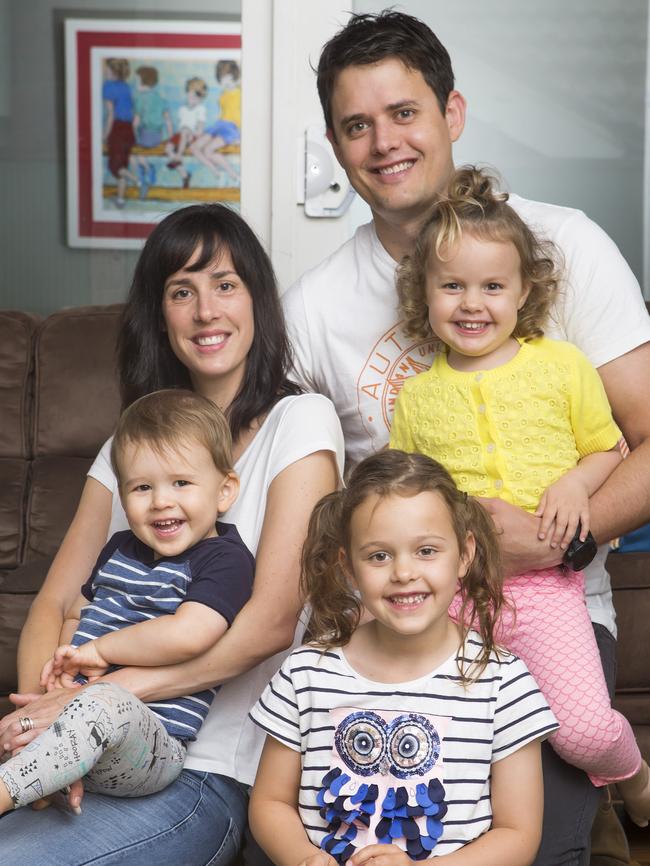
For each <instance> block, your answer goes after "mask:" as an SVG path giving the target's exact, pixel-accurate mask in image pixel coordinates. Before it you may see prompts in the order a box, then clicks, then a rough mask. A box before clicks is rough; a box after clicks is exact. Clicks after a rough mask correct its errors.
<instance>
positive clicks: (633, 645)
mask: <svg viewBox="0 0 650 866" xmlns="http://www.w3.org/2000/svg"><path fill="white" fill-rule="evenodd" d="M607 570H608V571H609V573H610V575H611V578H612V590H613V597H614V607H615V608H616V620H617V626H618V642H617V658H618V676H617V680H616V691H617V695H619V696H621V697H622V694H635V693H639V692H642V691H643V692H646V695H647V693H649V692H650V666H649V665H648V660H647V658H646V657H645V654H644V652H643V651H642V650H641V645H640V637H641V635H644V634H646V631H647V628H648V623H649V622H650V553H611V554H610V555H609V557H608V558H607ZM647 706H648V715H647V717H646V718H644V719H640V718H638V717H635V718H634V719H631V720H630V721H635V722H643V723H644V724H650V700H648V701H647Z"/></svg>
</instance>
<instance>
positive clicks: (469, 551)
mask: <svg viewBox="0 0 650 866" xmlns="http://www.w3.org/2000/svg"><path fill="white" fill-rule="evenodd" d="M475 554H476V539H475V538H474V533H473V532H468V533H467V535H466V536H465V544H464V545H463V549H462V550H461V552H460V564H459V566H458V577H461V578H462V577H465V575H466V574H467V572H468V571H469V567H470V565H471V564H472V563H473V562H474V555H475Z"/></svg>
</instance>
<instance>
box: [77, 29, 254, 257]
mask: <svg viewBox="0 0 650 866" xmlns="http://www.w3.org/2000/svg"><path fill="white" fill-rule="evenodd" d="M65 59H66V62H65V71H66V100H65V102H66V150H67V209H68V243H69V244H70V246H75V247H105V248H128V247H140V246H141V245H142V242H143V240H144V239H145V238H146V237H147V235H148V234H149V232H150V231H151V229H152V227H153V226H154V225H155V223H156V222H157V221H158V220H160V219H161V218H162V217H164V216H165V215H166V214H168V213H169V212H170V211H172V210H176V209H177V208H179V207H183V206H185V205H188V204H196V203H200V202H214V201H218V202H226V203H228V204H229V205H231V206H232V207H235V208H238V207H239V189H240V141H241V82H240V77H241V27H240V24H239V23H235V22H219V21H171V20H170V21H146V20H131V21H124V20H117V19H115V20H114V19H97V18H87V19H79V18H74V19H73V18H70V19H67V20H66V22H65Z"/></svg>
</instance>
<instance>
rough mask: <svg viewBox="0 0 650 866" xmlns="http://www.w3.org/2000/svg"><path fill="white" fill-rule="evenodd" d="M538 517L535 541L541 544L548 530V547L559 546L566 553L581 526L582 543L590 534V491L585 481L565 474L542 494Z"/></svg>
mask: <svg viewBox="0 0 650 866" xmlns="http://www.w3.org/2000/svg"><path fill="white" fill-rule="evenodd" d="M535 514H536V516H537V517H541V518H542V521H541V524H540V527H539V533H538V538H539V539H540V540H541V541H543V540H544V539H545V538H546V537H547V534H548V533H549V531H550V530H551V527H553V532H552V535H551V540H550V545H551V547H553V548H555V547H557V546H558V545H559V546H560V547H561V548H562V550H566V549H567V547H568V546H569V544H570V543H571V541H572V539H573V536H574V535H575V531H576V529H577V526H578V522H579V523H580V524H581V527H580V539H581V540H582V541H584V540H585V538H586V537H587V532H589V492H588V490H587V485H586V484H584V482H583V481H582V480H581V479H579V478H576V477H575V475H574V476H573V477H572V476H571V473H567V474H566V475H564V476H563V477H562V478H560V479H559V480H558V481H556V482H555V483H554V484H551V486H550V487H547V489H546V490H545V491H544V493H543V495H542V498H541V499H540V500H539V505H538V506H537V511H536V512H535Z"/></svg>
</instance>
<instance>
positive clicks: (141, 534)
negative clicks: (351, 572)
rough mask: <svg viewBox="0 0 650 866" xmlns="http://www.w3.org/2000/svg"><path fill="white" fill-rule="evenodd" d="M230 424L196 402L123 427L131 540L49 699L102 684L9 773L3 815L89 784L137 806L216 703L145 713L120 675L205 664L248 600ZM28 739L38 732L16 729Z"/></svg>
mask: <svg viewBox="0 0 650 866" xmlns="http://www.w3.org/2000/svg"><path fill="white" fill-rule="evenodd" d="M230 452H231V437H230V430H229V427H228V422H227V421H226V419H225V418H224V416H223V414H222V413H221V411H220V410H219V409H218V408H217V406H216V405H215V404H214V403H212V401H211V400H208V399H207V398H206V397H202V396H200V395H199V394H194V393H192V392H190V391H182V390H173V391H172V390H170V391H157V392H155V393H153V394H149V395H147V396H146V397H142V398H141V399H140V400H137V401H136V402H135V403H133V404H132V405H131V406H129V408H128V409H127V410H126V411H125V412H124V413H123V415H122V417H121V418H120V421H119V424H118V427H117V431H116V433H115V436H114V438H113V444H112V452H111V459H112V463H113V467H114V469H115V473H116V475H117V477H118V479H119V485H120V498H121V500H122V504H123V506H124V510H125V512H126V516H127V519H128V521H129V526H130V527H131V531H128V530H127V531H125V532H118V533H116V534H115V535H113V536H112V538H111V539H110V540H109V541H108V543H107V545H106V546H105V547H104V549H103V551H102V552H101V554H100V556H99V559H98V560H97V564H96V565H95V568H94V569H93V573H92V575H91V576H90V578H89V579H88V581H87V582H86V583H85V584H84V586H83V587H82V590H81V593H80V595H79V597H78V599H77V600H76V602H75V603H74V605H73V606H72V608H71V609H70V610H69V611H68V613H67V614H66V617H65V620H64V623H63V626H62V629H61V636H60V642H61V644H62V646H60V647H59V648H58V649H57V651H56V653H55V654H54V657H53V659H51V660H50V661H49V662H47V663H46V665H45V667H44V669H43V673H42V683H41V684H42V685H43V686H47V687H48V688H54V687H56V686H73V685H74V684H75V682H74V679H75V678H76V679H77V680H79V679H80V678H81V681H82V682H86V681H90V682H93V684H92V685H89V686H87V687H85V688H84V689H82V690H81V691H80V693H79V695H78V696H77V697H75V698H74V699H73V700H72V701H70V703H68V704H67V705H66V707H65V709H64V710H63V712H62V713H61V715H60V716H59V718H58V719H57V720H56V721H55V722H54V724H52V725H51V726H50V727H49V728H48V729H47V730H45V731H44V732H43V733H42V734H41V735H40V736H38V737H37V738H36V739H35V740H33V741H32V742H31V743H29V745H27V746H25V748H24V749H23V750H22V751H20V752H19V753H18V754H17V755H14V756H13V757H11V758H10V759H9V760H7V761H6V762H5V763H4V764H2V765H1V766H0V812H6V811H8V810H10V809H13V808H17V807H19V806H25V805H27V804H28V803H32V802H34V801H35V800H38V799H40V798H41V797H44V796H48V795H49V794H52V793H54V792H56V791H58V790H59V789H61V788H64V787H65V786H66V785H69V784H70V783H72V782H74V781H75V780H76V779H79V778H81V777H82V776H83V777H84V785H85V787H86V788H87V789H88V790H89V791H95V792H98V793H102V794H108V795H112V796H116V797H117V796H119V797H140V796H143V795H145V794H152V793H154V792H156V791H159V790H161V789H162V788H164V787H165V786H167V785H169V784H170V783H171V782H173V781H174V779H175V778H176V777H177V776H178V774H179V773H180V772H181V770H182V769H183V762H184V760H185V747H186V743H187V742H188V741H189V740H193V739H195V737H196V734H197V732H198V730H199V728H200V726H201V723H202V722H203V720H204V718H205V716H206V715H207V712H208V709H209V707H210V704H211V702H212V699H213V697H214V694H215V693H216V691H217V689H209V690H207V691H204V692H200V693H198V694H193V695H187V696H185V697H180V698H174V699H171V700H165V701H157V702H156V703H152V704H147V705H145V704H143V703H141V701H139V700H138V699H137V698H136V697H134V696H133V695H132V694H131V693H130V692H128V691H126V690H125V689H123V688H121V687H120V686H117V685H115V684H113V683H111V682H110V681H107V680H103V681H101V682H94V681H95V680H97V679H99V677H101V676H102V675H103V674H106V673H109V672H110V670H111V669H114V668H115V667H116V666H123V665H140V666H157V665H170V664H177V663H179V662H183V661H187V660H189V659H191V658H194V657H195V656H198V655H200V654H201V653H203V652H205V651H206V650H208V649H209V648H210V647H211V646H212V645H213V644H214V643H215V642H216V641H217V640H218V639H219V638H220V637H221V636H222V635H223V634H224V632H225V631H226V629H227V628H228V626H229V625H230V624H231V623H232V620H233V619H234V617H235V615H236V614H237V612H238V611H239V610H240V609H241V607H243V605H244V604H245V602H246V601H247V600H248V598H249V597H250V594H251V587H252V583H253V573H254V560H253V556H252V554H251V553H250V552H249V550H248V549H247V548H246V547H245V545H244V543H243V542H242V540H241V538H240V537H239V534H238V532H237V530H236V529H235V527H234V526H232V525H229V524H225V523H220V522H219V523H218V522H217V519H218V516H219V515H220V514H222V513H223V512H225V511H226V510H227V508H228V507H229V506H230V505H232V503H233V502H234V501H235V498H236V497H237V493H238V490H239V481H238V478H237V476H236V475H235V473H234V471H233V469H232V458H231V453H230ZM20 723H21V726H22V728H23V730H24V731H28V730H31V728H32V727H33V726H34V722H33V720H32V719H30V718H29V717H23V718H22V719H21V720H20Z"/></svg>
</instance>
